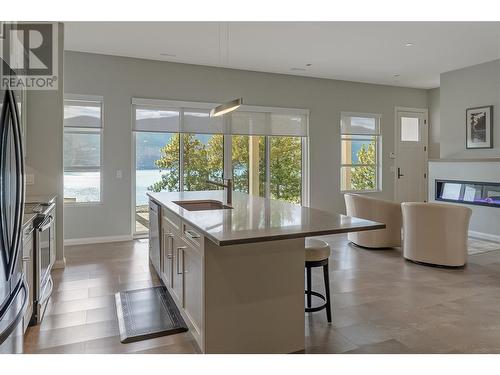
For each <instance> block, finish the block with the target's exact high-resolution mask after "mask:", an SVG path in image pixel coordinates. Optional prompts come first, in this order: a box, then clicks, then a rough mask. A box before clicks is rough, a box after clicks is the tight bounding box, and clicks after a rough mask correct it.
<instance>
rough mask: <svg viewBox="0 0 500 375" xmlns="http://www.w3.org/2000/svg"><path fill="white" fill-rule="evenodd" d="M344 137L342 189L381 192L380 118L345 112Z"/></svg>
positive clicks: (342, 141) (341, 123)
mask: <svg viewBox="0 0 500 375" xmlns="http://www.w3.org/2000/svg"><path fill="white" fill-rule="evenodd" d="M340 137H341V139H340V142H341V166H340V189H341V190H342V191H357V192H363V191H375V190H379V189H380V180H379V171H380V167H381V165H380V155H379V150H380V147H381V145H380V143H381V135H380V115H377V114H363V113H348V112H342V113H341V119H340Z"/></svg>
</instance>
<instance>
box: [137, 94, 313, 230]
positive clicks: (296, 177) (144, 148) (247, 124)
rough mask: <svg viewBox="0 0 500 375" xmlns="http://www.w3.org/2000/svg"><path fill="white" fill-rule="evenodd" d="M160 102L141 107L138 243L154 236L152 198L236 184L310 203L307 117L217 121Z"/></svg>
mask: <svg viewBox="0 0 500 375" xmlns="http://www.w3.org/2000/svg"><path fill="white" fill-rule="evenodd" d="M159 102H162V101H154V105H148V103H142V102H141V103H140V104H135V105H134V106H133V110H134V116H135V118H134V123H133V133H134V150H133V153H134V156H135V173H134V175H135V182H134V190H135V194H134V198H133V199H134V227H133V231H134V234H135V235H141V234H145V233H147V231H148V228H149V223H148V215H147V214H148V212H147V202H148V197H147V194H146V193H147V192H148V191H152V192H161V191H197V190H215V189H219V188H218V187H217V186H214V185H211V184H209V183H207V181H208V180H212V181H221V180H222V179H223V178H224V177H231V178H232V179H233V182H234V188H233V189H234V191H238V192H243V193H246V194H251V195H255V196H260V197H269V198H272V199H280V200H285V201H288V202H292V203H303V202H304V198H303V197H304V193H305V192H304V189H303V187H304V178H305V175H304V165H306V163H305V160H304V158H305V155H306V153H305V151H304V147H305V145H306V138H305V132H303V131H302V130H301V129H302V127H303V126H304V123H307V117H305V116H303V115H300V116H297V115H282V114H281V115H275V114H273V113H260V112H248V111H247V112H244V111H243V112H237V114H236V115H232V116H227V117H225V118H224V119H221V118H210V117H209V115H208V110H207V109H205V108H202V109H197V108H189V110H184V109H183V108H179V107H176V106H175V105H172V106H171V107H170V108H166V106H163V105H157V103H158V104H163V103H159ZM169 103H172V104H177V102H169ZM181 104H184V105H185V104H186V103H184V102H183V103H181ZM195 104H197V105H199V104H200V103H195ZM297 129H299V130H300V131H298V130H297ZM207 130H212V131H213V132H212V133H209V132H207ZM297 134H298V135H299V136H297Z"/></svg>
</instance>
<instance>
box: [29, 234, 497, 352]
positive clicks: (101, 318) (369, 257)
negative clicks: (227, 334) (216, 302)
mask: <svg viewBox="0 0 500 375" xmlns="http://www.w3.org/2000/svg"><path fill="white" fill-rule="evenodd" d="M323 239H325V240H327V241H328V242H329V243H330V245H331V247H332V255H331V258H330V280H331V290H332V293H333V294H332V297H333V322H332V324H331V325H329V324H327V322H326V317H325V314H324V312H318V313H314V314H309V315H307V316H306V327H305V333H306V353H500V251H493V252H488V253H483V254H477V255H472V256H470V257H469V264H468V265H467V267H466V268H464V269H459V270H448V269H440V268H430V267H424V266H420V265H416V264H413V263H410V262H407V261H405V260H404V259H403V258H402V257H401V254H400V251H399V250H398V249H392V250H365V249H361V248H357V247H354V246H352V245H350V244H349V243H348V242H347V239H346V236H344V235H338V236H328V237H323ZM147 257H148V249H147V243H146V242H144V241H142V242H141V241H131V242H119V243H110V244H99V245H81V246H70V247H67V248H66V259H67V267H66V269H64V270H55V271H54V272H53V277H54V281H55V286H54V293H53V296H52V298H51V301H50V302H49V307H48V310H47V313H46V316H45V319H44V321H43V322H42V324H41V325H39V326H36V327H30V328H29V329H28V332H27V336H26V342H25V351H26V352H27V353H196V352H198V349H197V346H196V343H195V342H194V340H193V338H192V337H191V335H190V333H189V332H186V333H182V334H177V335H172V336H165V337H160V338H156V339H152V340H146V341H140V342H136V343H130V344H121V343H120V340H119V332H118V323H117V318H116V311H115V302H114V293H116V292H117V291H120V290H126V289H134V288H142V287H148V286H153V285H158V284H159V280H158V278H157V276H156V275H155V274H154V272H153V271H151V270H150V268H149V266H148V260H147ZM313 283H314V284H315V286H316V288H317V289H320V290H321V289H322V285H323V279H322V274H321V273H320V271H319V270H318V272H316V273H314V276H313Z"/></svg>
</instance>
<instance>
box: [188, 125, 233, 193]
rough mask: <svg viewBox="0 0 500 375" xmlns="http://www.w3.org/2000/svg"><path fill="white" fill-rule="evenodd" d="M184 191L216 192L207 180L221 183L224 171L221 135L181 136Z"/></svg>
mask: <svg viewBox="0 0 500 375" xmlns="http://www.w3.org/2000/svg"><path fill="white" fill-rule="evenodd" d="M182 141H183V150H182V151H183V158H184V159H183V163H184V190H187V191H194V190H218V189H221V188H220V187H218V186H215V185H211V184H208V183H207V180H212V181H219V182H220V181H221V180H222V176H223V171H224V136H223V135H222V134H191V133H185V134H182Z"/></svg>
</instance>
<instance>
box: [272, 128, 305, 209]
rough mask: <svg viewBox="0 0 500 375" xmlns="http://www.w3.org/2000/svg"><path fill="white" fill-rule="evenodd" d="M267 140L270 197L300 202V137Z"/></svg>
mask: <svg viewBox="0 0 500 375" xmlns="http://www.w3.org/2000/svg"><path fill="white" fill-rule="evenodd" d="M269 142H270V155H269V162H270V166H269V167H270V176H271V181H270V191H271V197H270V198H273V199H282V200H286V201H289V202H292V203H300V201H301V191H302V138H300V137H269Z"/></svg>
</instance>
